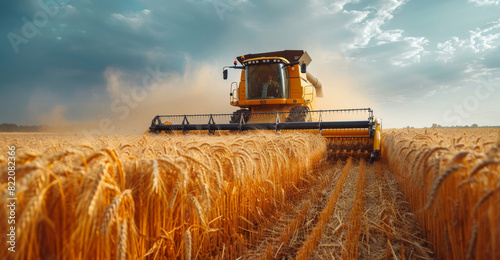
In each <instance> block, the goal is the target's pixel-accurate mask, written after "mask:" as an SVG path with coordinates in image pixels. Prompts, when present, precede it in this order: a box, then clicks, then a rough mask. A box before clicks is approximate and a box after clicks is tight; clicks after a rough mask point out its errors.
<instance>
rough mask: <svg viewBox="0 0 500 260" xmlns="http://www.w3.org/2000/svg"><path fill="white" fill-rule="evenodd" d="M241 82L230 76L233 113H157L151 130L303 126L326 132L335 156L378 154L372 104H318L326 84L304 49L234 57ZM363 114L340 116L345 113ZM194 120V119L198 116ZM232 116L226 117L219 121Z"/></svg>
mask: <svg viewBox="0 0 500 260" xmlns="http://www.w3.org/2000/svg"><path fill="white" fill-rule="evenodd" d="M236 59H237V61H238V62H239V63H240V66H238V63H237V61H236V60H235V61H234V66H227V67H224V69H223V77H224V79H227V75H228V68H232V69H240V70H241V78H240V82H239V83H238V82H232V83H231V88H230V103H231V105H232V106H236V107H239V108H240V109H239V110H237V111H236V112H234V113H233V114H204V115H167V116H162V115H158V116H156V117H155V118H154V119H153V121H152V123H151V127H150V128H149V130H150V132H153V133H161V132H167V133H168V132H172V131H182V132H183V133H187V132H189V131H196V132H200V133H203V132H206V133H210V134H211V133H215V132H216V131H224V132H231V131H248V130H274V131H291V130H293V131H302V132H312V133H317V134H320V135H322V136H323V137H325V138H327V139H328V140H329V143H330V153H331V155H333V156H359V157H363V156H367V157H370V160H374V159H376V158H377V157H378V156H380V131H381V126H380V123H379V121H378V120H377V119H375V118H374V117H373V110H371V109H370V108H360V109H336V110H314V109H313V107H314V104H315V99H316V97H322V96H323V89H322V84H321V82H319V80H318V79H317V78H316V77H314V76H313V75H312V74H311V73H310V72H308V71H307V66H308V65H309V64H310V63H311V61H312V60H311V58H310V57H309V55H308V54H307V52H305V51H302V50H285V51H276V52H266V53H256V54H246V55H243V56H239V57H237V58H236ZM356 115H357V116H362V117H363V119H362V120H358V121H346V120H340V119H343V118H345V117H346V116H356ZM195 121H196V122H195ZM216 121H218V122H228V123H216Z"/></svg>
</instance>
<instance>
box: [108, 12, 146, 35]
mask: <svg viewBox="0 0 500 260" xmlns="http://www.w3.org/2000/svg"><path fill="white" fill-rule="evenodd" d="M150 13H151V10H148V9H144V10H141V11H139V12H136V13H128V14H119V13H114V14H111V17H112V18H113V19H114V20H116V21H117V22H123V23H126V24H127V25H128V26H129V27H130V28H132V29H133V30H139V29H140V28H141V27H142V26H143V25H144V24H145V23H147V22H148V21H149V19H150Z"/></svg>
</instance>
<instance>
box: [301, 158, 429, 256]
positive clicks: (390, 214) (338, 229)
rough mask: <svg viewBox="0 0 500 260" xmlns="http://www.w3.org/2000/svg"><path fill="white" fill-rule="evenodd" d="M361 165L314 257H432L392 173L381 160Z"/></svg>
mask: <svg viewBox="0 0 500 260" xmlns="http://www.w3.org/2000/svg"><path fill="white" fill-rule="evenodd" d="M358 164H359V166H356V167H353V168H351V171H350V172H349V176H348V178H347V180H346V182H345V187H344V189H343V191H342V193H341V194H340V196H339V199H338V200H337V205H336V206H335V210H334V212H333V214H332V215H331V216H330V219H329V221H328V224H327V225H325V227H324V230H323V236H322V238H321V240H320V241H319V245H318V247H317V250H316V251H315V252H314V253H313V254H312V257H311V258H313V259H393V258H395V259H429V255H432V251H431V250H429V249H428V248H427V245H426V241H425V240H424V239H422V238H421V237H422V235H421V232H420V228H419V227H418V225H416V220H415V217H414V216H413V215H412V214H411V212H410V209H409V208H408V206H407V202H406V200H405V199H404V197H403V196H402V194H401V193H400V192H399V191H398V188H397V184H396V183H395V180H394V179H393V177H392V173H390V171H389V170H388V168H387V167H385V165H382V164H380V163H376V164H375V165H372V164H367V165H365V166H366V168H365V169H363V166H362V165H363V164H364V162H359V163H358ZM363 172H364V174H362V173H363ZM363 175H364V176H363ZM363 179H365V181H366V183H365V184H364V185H363V182H362V180H363ZM363 186H364V187H363ZM361 205H363V206H361ZM350 234H351V235H350ZM356 247H357V249H356Z"/></svg>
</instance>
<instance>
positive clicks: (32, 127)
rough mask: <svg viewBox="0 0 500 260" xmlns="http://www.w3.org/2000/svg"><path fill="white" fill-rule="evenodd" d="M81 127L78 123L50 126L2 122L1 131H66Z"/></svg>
mask: <svg viewBox="0 0 500 260" xmlns="http://www.w3.org/2000/svg"><path fill="white" fill-rule="evenodd" d="M74 129H79V128H78V125H66V126H48V125H29V126H28V125H16V124H6V123H3V124H0V132H65V131H70V130H74Z"/></svg>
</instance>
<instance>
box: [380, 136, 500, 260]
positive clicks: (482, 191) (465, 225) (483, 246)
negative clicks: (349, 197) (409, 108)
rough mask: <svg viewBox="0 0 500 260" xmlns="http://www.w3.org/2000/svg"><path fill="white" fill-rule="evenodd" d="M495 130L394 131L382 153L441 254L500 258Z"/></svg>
mask: <svg viewBox="0 0 500 260" xmlns="http://www.w3.org/2000/svg"><path fill="white" fill-rule="evenodd" d="M499 134H500V131H499V130H498V129H496V130H495V129H491V130H485V129H476V130H467V132H465V131H464V130H451V129H447V130H446V132H445V131H444V130H443V131H438V130H429V129H425V130H424V129H420V130H411V131H410V130H408V131H406V130H393V131H387V132H386V133H384V135H383V142H382V143H383V145H384V147H383V151H384V153H385V154H384V158H387V161H388V164H389V166H390V168H391V170H392V171H393V173H394V174H395V177H396V178H397V180H398V183H399V186H400V188H401V190H402V191H403V193H404V195H405V197H406V198H407V199H408V201H409V202H410V207H411V208H412V211H413V212H415V214H416V216H417V219H418V221H419V223H420V225H421V226H422V227H423V229H424V230H425V232H426V233H427V238H428V240H429V241H430V243H432V244H434V249H435V251H436V254H437V257H438V258H440V259H500V226H499V225H500V224H499V223H500V207H498V205H500V141H498V140H499V139H498V138H499Z"/></svg>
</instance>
